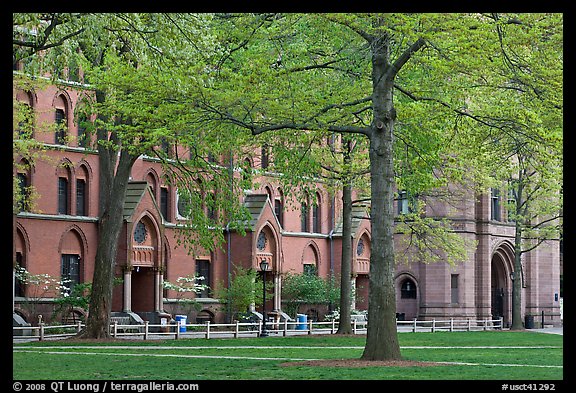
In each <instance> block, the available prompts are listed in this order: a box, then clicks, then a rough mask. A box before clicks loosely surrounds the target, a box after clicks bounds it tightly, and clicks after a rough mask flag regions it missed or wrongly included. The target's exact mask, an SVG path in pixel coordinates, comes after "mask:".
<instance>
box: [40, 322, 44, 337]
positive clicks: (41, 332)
mask: <svg viewBox="0 0 576 393" xmlns="http://www.w3.org/2000/svg"><path fill="white" fill-rule="evenodd" d="M40 341H44V322H40Z"/></svg>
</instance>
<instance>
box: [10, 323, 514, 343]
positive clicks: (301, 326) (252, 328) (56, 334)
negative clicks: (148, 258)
mask: <svg viewBox="0 0 576 393" xmlns="http://www.w3.org/2000/svg"><path fill="white" fill-rule="evenodd" d="M351 323H352V332H353V334H363V333H366V329H367V324H368V322H367V321H361V320H352V322H351ZM396 326H397V329H398V331H399V332H440V331H449V332H454V331H474V330H494V329H502V327H503V320H502V318H500V319H453V318H450V319H445V320H436V319H432V320H421V321H419V320H416V319H414V320H411V321H396ZM83 327H84V324H83V323H81V322H78V323H77V324H74V325H47V324H44V323H41V324H40V325H39V326H24V327H19V326H15V327H13V328H12V329H13V337H12V338H13V341H18V340H27V341H30V340H34V339H38V340H40V341H43V340H50V339H59V338H65V337H72V336H75V335H76V334H78V333H79V332H80V331H81V330H82V328H83ZM337 329H338V322H337V321H329V322H313V321H306V322H302V321H282V322H267V323H266V332H267V333H268V334H269V335H277V336H278V335H279V336H287V335H298V334H334V333H336V331H337ZM262 331H263V326H262V321H258V322H256V323H253V322H235V323H210V322H206V323H201V324H198V323H186V324H183V323H178V324H170V325H158V324H151V323H149V322H148V321H145V322H144V324H121V323H118V321H114V323H112V324H111V325H110V334H111V335H112V337H114V338H132V339H134V338H136V339H143V340H151V339H159V338H160V339H161V338H164V337H166V338H174V339H179V338H198V337H200V338H206V339H210V338H225V337H233V338H239V337H245V336H248V337H249V336H253V337H259V336H260V335H261V334H262Z"/></svg>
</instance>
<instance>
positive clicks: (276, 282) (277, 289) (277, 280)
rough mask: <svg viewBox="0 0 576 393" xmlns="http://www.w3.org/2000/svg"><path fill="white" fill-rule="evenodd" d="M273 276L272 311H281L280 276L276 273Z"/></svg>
mask: <svg viewBox="0 0 576 393" xmlns="http://www.w3.org/2000/svg"><path fill="white" fill-rule="evenodd" d="M273 274H274V276H273V277H274V310H281V309H282V298H281V294H282V276H281V275H280V274H277V273H276V272H274V273H273Z"/></svg>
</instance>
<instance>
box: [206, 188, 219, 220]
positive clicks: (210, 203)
mask: <svg viewBox="0 0 576 393" xmlns="http://www.w3.org/2000/svg"><path fill="white" fill-rule="evenodd" d="M207 197H208V198H207V199H205V200H204V205H205V206H206V216H207V217H208V218H209V219H210V220H216V217H217V214H216V213H217V211H216V210H217V209H216V195H215V194H214V193H209V194H207Z"/></svg>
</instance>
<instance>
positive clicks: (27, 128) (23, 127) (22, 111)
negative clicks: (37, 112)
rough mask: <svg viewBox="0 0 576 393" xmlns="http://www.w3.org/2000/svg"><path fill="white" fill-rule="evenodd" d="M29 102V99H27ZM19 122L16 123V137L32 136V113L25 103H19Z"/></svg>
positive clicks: (28, 105) (30, 107)
mask: <svg viewBox="0 0 576 393" xmlns="http://www.w3.org/2000/svg"><path fill="white" fill-rule="evenodd" d="M28 100H29V101H30V98H28ZM18 108H19V113H18V116H19V119H21V120H19V121H18V130H17V131H18V137H19V138H26V137H30V136H31V135H32V129H33V127H34V111H33V109H32V106H30V104H28V103H25V102H19V106H18Z"/></svg>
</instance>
